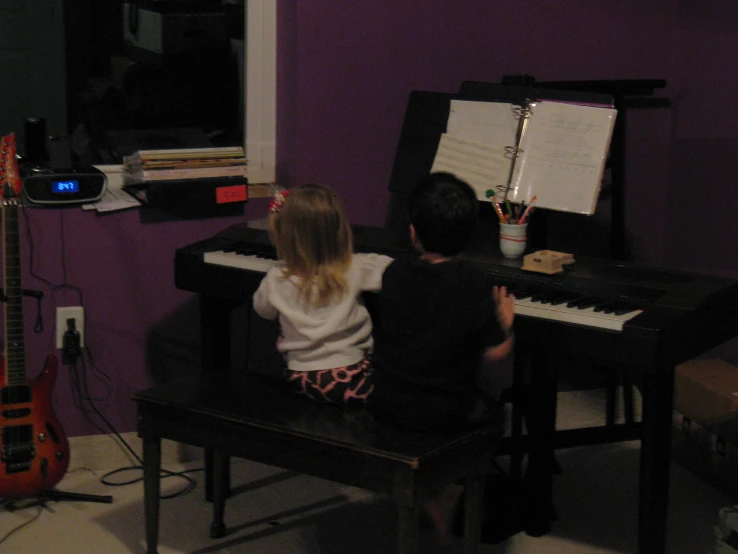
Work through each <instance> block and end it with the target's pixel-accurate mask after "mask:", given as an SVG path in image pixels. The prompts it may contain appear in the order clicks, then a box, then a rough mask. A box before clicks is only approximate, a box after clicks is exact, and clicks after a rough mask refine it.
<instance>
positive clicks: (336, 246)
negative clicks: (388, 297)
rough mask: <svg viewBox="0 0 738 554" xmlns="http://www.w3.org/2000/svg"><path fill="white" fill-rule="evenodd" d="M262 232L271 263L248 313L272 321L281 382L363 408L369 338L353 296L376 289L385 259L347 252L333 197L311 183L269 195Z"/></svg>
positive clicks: (346, 232)
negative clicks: (272, 250)
mask: <svg viewBox="0 0 738 554" xmlns="http://www.w3.org/2000/svg"><path fill="white" fill-rule="evenodd" d="M269 234H270V237H271V240H272V242H273V244H274V246H275V247H276V249H277V256H278V258H279V262H278V264H277V265H276V266H275V267H272V268H271V269H269V271H268V272H267V273H266V275H265V276H264V278H263V279H262V281H261V284H260V285H259V288H258V289H257V291H256V292H255V293H254V310H255V311H256V313H258V314H259V315H260V316H262V317H264V318H267V319H277V318H278V319H279V324H280V328H281V332H282V336H281V337H280V340H279V343H278V346H277V349H278V350H279V351H280V352H281V353H282V355H283V356H284V358H285V359H286V362H287V368H286V370H285V377H286V379H287V381H288V382H289V383H290V384H291V386H292V388H293V390H294V391H295V392H297V393H300V394H305V395H307V396H308V397H310V398H312V399H313V400H318V401H321V402H336V403H355V402H360V403H363V402H365V401H366V399H367V398H368V396H369V395H370V394H371V392H372V390H373V389H374V385H373V382H372V370H371V351H372V346H373V337H372V320H371V318H370V316H369V312H368V310H367V308H366V307H365V306H364V303H363V302H362V299H361V293H362V292H364V291H372V292H377V291H378V290H379V287H380V286H381V282H382V272H383V271H384V269H385V267H387V265H388V264H389V263H390V262H391V261H392V258H390V257H388V256H383V255H381V254H355V253H354V252H353V234H352V232H351V226H350V225H349V223H348V220H347V219H346V216H345V214H344V210H343V206H342V205H341V202H340V200H339V198H338V196H337V195H336V193H335V192H333V191H332V190H330V189H329V188H327V187H324V186H322V185H318V184H307V185H301V186H299V187H296V188H294V189H291V190H290V191H289V192H287V191H285V192H283V193H278V194H277V196H276V198H275V199H274V200H273V201H272V203H271V205H270V214H269Z"/></svg>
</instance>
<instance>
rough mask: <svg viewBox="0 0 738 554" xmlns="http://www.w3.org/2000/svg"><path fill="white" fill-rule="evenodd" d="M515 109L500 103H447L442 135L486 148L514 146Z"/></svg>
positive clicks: (516, 126)
mask: <svg viewBox="0 0 738 554" xmlns="http://www.w3.org/2000/svg"><path fill="white" fill-rule="evenodd" d="M516 108H517V106H514V105H513V104H508V103H504V102H471V101H468V100H451V106H450V110H449V115H448V123H447V125H446V132H447V133H448V134H449V135H454V136H456V137H459V138H462V139H464V140H468V141H471V142H476V143H479V144H484V145H486V146H498V147H501V148H504V147H506V146H515V139H516V135H517V131H518V117H517V114H516Z"/></svg>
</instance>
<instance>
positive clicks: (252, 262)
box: [203, 245, 643, 331]
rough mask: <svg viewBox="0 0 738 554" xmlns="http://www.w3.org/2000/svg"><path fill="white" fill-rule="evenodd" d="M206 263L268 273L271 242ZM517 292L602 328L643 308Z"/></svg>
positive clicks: (536, 310) (525, 300)
mask: <svg viewBox="0 0 738 554" xmlns="http://www.w3.org/2000/svg"><path fill="white" fill-rule="evenodd" d="M203 260H204V262H205V263H207V264H214V265H220V266H226V267H233V268H237V269H243V270H246V271H256V272H259V273H266V272H267V271H268V270H269V269H270V268H271V267H272V266H273V265H274V264H275V263H276V254H275V251H274V248H273V247H271V246H253V245H251V246H248V247H244V248H238V249H235V250H227V251H224V250H217V251H212V252H206V253H205V254H204V257H203ZM509 288H510V291H511V292H512V293H513V294H514V295H515V313H516V314H519V315H523V316H529V317H534V318H538V319H548V320H553V321H560V322H563V323H574V324H577V325H584V326H587V327H597V328H599V329H610V330H613V331H622V330H623V325H624V324H625V322H626V321H628V320H630V319H632V318H634V317H635V316H637V315H638V314H640V313H641V312H642V311H643V310H640V309H638V308H637V307H635V306H632V305H627V304H623V303H620V302H618V301H613V300H603V299H598V298H594V297H586V296H577V295H573V294H572V295H567V294H565V293H562V292H558V293H551V292H545V291H540V290H539V291H536V290H530V289H528V288H525V287H518V288H516V287H514V286H513V287H509Z"/></svg>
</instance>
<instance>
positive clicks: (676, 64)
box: [24, 0, 738, 436]
mask: <svg viewBox="0 0 738 554" xmlns="http://www.w3.org/2000/svg"><path fill="white" fill-rule="evenodd" d="M279 2H280V3H279V57H278V64H279V89H280V93H279V98H278V109H279V116H278V118H279V121H278V142H279V151H278V160H279V167H278V173H279V179H280V182H282V183H284V184H287V185H292V184H295V183H301V182H306V181H312V180H316V181H320V182H323V183H326V184H328V185H330V186H332V187H334V188H335V189H337V190H338V191H339V192H340V193H341V195H342V196H343V198H344V200H345V203H346V205H347V208H348V211H349V214H350V216H351V218H352V219H353V220H354V222H356V223H370V224H378V225H381V224H382V223H383V221H384V216H385V212H386V209H387V204H388V200H389V195H388V192H387V184H388V180H389V175H390V171H391V168H392V163H393V159H394V152H395V148H396V144H397V139H398V137H399V132H400V128H401V124H402V118H403V115H404V110H405V105H406V101H407V98H408V95H409V93H410V91H412V90H414V89H424V90H437V91H448V92H451V91H455V90H457V89H458V87H459V85H460V83H461V82H462V81H464V80H481V81H491V82H499V80H500V78H501V77H502V76H503V75H507V74H518V73H526V74H530V75H534V76H535V77H536V78H537V79H538V80H540V81H546V80H576V79H658V78H663V79H666V80H667V82H668V85H669V86H668V89H667V90H666V91H665V95H666V96H668V97H669V98H671V100H672V102H673V106H672V107H671V108H667V109H648V110H632V111H631V113H630V115H629V117H628V163H629V171H628V176H627V186H628V190H627V195H628V205H627V228H628V233H629V238H630V241H631V244H632V254H633V257H634V258H635V259H637V260H641V261H645V262H648V263H651V264H658V265H667V266H671V267H684V268H688V269H693V270H699V271H707V272H715V273H720V274H725V275H730V276H733V277H738V261H736V258H735V257H734V256H732V255H731V253H732V252H731V248H733V246H732V245H733V244H735V243H736V240H737V239H738V227H736V226H735V225H734V224H733V222H734V221H735V220H736V216H738V201H737V200H738V192H737V187H735V186H734V184H733V182H732V181H733V180H734V179H736V178H738V167H734V166H735V165H736V164H738V162H737V161H735V160H737V159H738V138H736V131H735V129H738V113H737V110H738V108H736V107H735V106H737V104H736V103H735V102H734V101H733V98H732V96H733V94H734V93H733V90H732V87H731V85H732V81H730V80H728V79H730V77H732V76H729V75H726V71H730V69H729V68H731V67H732V65H731V64H730V63H726V60H732V59H734V58H735V57H736V55H738V3H736V2H735V1H734V0H713V1H712V2H710V3H709V5H706V4H705V3H699V2H693V1H691V0H681V1H677V2H674V1H672V0H646V1H643V0H623V1H621V2H612V1H609V0H608V1H604V0H599V1H597V0H559V1H551V2H540V1H537V2H536V1H532V0H518V1H517V2H515V3H512V2H490V1H489V0H468V1H466V2H458V1H454V2H452V1H450V0H424V1H423V2H421V1H420V0H408V1H404V2H396V1H390V0H375V1H373V2H335V1H333V0H311V1H309V2H307V1H301V0H279ZM542 6H545V8H543V7H542ZM726 77H728V79H726ZM28 211H29V212H30V214H29V217H30V221H31V230H32V236H33V239H34V242H35V244H36V248H35V253H34V263H35V270H36V273H37V274H40V275H42V276H43V277H45V278H46V279H48V280H49V281H50V282H52V283H53V284H59V283H60V282H61V281H62V279H63V273H62V268H63V266H62V263H61V262H62V259H61V253H62V245H61V238H62V236H63V238H64V250H63V252H64V253H65V259H66V282H67V283H69V284H72V285H75V286H77V287H80V288H81V289H82V291H83V293H84V307H85V313H86V317H87V325H86V328H87V343H88V345H89V346H90V348H91V349H92V353H93V354H94V356H95V362H96V365H97V367H98V368H99V370H100V371H104V372H105V374H107V375H108V376H109V377H110V383H109V385H108V387H109V395H110V396H109V397H108V398H107V399H106V400H102V401H100V402H99V407H100V408H101V410H102V411H103V413H104V414H105V417H106V418H107V419H108V420H109V421H110V422H111V423H112V424H113V425H115V426H116V427H117V429H118V430H119V431H132V430H134V429H135V409H134V404H133V402H132V401H131V400H130V397H131V395H132V394H133V393H134V392H135V391H136V390H138V389H140V388H143V387H146V386H148V385H150V384H152V383H153V382H155V381H158V380H162V379H169V378H172V377H174V376H176V375H177V374H179V373H182V372H186V371H194V370H196V368H197V360H198V355H199V353H198V323H197V305H196V299H195V297H194V295H192V294H190V293H186V292H183V291H179V290H177V289H175V288H174V278H173V252H174V250H175V249H176V248H178V247H180V246H184V245H187V244H189V243H192V242H194V241H196V240H199V239H202V238H207V237H210V236H212V235H213V234H214V233H215V232H217V231H219V230H221V229H223V228H225V227H226V226H228V225H230V224H232V223H235V222H240V221H243V220H244V219H250V218H261V217H263V215H264V214H265V211H266V202H265V201H263V200H260V201H252V202H251V203H250V204H249V206H248V207H247V213H246V216H245V218H244V217H236V218H220V219H210V220H199V221H198V220H195V221H193V220H188V221H169V222H162V223H143V222H142V221H141V220H140V214H139V213H138V212H136V211H132V212H125V213H118V214H110V215H106V216H97V215H95V214H92V213H87V212H82V211H81V210H79V209H68V210H28ZM695 214H700V215H697V216H696V215H695ZM695 220H696V221H699V222H700V226H699V230H698V231H697V232H695V231H694V227H693V225H690V226H685V225H684V224H683V222H684V221H690V223H692V222H693V221H695ZM24 252H26V253H29V254H30V251H29V247H28V244H27V241H26V243H25V250H24ZM24 284H25V286H26V287H27V288H38V289H41V290H44V292H45V293H46V299H45V300H44V308H45V312H44V317H45V323H46V330H45V331H44V333H42V334H40V335H34V334H33V332H32V327H33V318H34V315H35V305H34V303H33V301H31V300H29V301H27V303H26V318H27V320H28V327H27V328H28V331H27V333H26V336H27V342H28V345H29V355H28V368H29V374H30V375H33V374H35V372H36V370H37V369H36V368H39V369H40V367H41V363H42V360H43V358H44V356H45V355H46V354H47V353H49V352H51V351H53V349H52V347H51V342H52V337H51V329H52V327H53V319H52V318H53V314H54V311H55V305H70V304H75V303H76V302H77V299H76V296H75V294H74V293H72V292H71V291H59V292H57V293H56V294H53V295H52V294H51V292H50V291H49V289H48V287H46V286H45V285H43V284H42V283H40V282H39V281H38V280H36V279H35V278H33V277H31V276H30V275H28V276H27V277H26V280H25V283H24ZM101 379H103V380H101ZM87 380H88V382H89V383H90V387H91V389H92V392H93V393H96V394H97V395H98V396H102V395H103V394H104V393H105V392H106V391H105V387H103V385H104V384H105V382H104V377H102V376H101V375H98V376H96V374H95V373H94V372H93V371H92V369H90V368H88V375H87ZM55 404H56V409H57V413H58V415H59V417H60V418H61V419H62V423H63V425H64V427H65V429H66V431H67V433H68V434H70V435H71V436H77V435H86V434H94V433H97V432H98V430H97V429H95V427H93V426H92V425H91V424H89V423H87V422H85V420H84V417H83V416H82V414H81V413H80V411H79V410H78V409H77V408H76V407H75V405H74V403H73V400H72V394H71V392H70V387H69V376H68V371H67V370H66V369H63V370H62V374H61V377H60V382H59V383H58V385H57V387H56V389H55Z"/></svg>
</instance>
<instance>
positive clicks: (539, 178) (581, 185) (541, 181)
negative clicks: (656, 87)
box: [508, 102, 617, 215]
mask: <svg viewBox="0 0 738 554" xmlns="http://www.w3.org/2000/svg"><path fill="white" fill-rule="evenodd" d="M531 108H532V115H531V116H530V119H529V120H528V122H527V125H526V129H525V132H524V134H523V137H522V140H521V149H522V152H521V153H520V157H519V158H518V161H517V163H516V167H515V172H514V175H513V180H512V185H511V189H510V191H509V193H508V198H509V199H510V200H511V201H513V202H521V201H522V202H526V203H527V202H529V201H530V200H531V198H532V197H533V196H534V195H535V196H536V197H537V198H536V202H535V205H536V206H538V207H539V208H548V209H552V210H558V211H564V212H573V213H581V214H588V215H591V214H592V213H594V210H595V207H596V204H597V199H598V197H599V193H600V187H601V185H602V174H603V172H604V168H605V161H606V158H607V153H608V150H609V147H610V138H611V137H612V129H613V126H614V124H615V117H616V114H617V110H614V109H610V108H599V107H591V106H581V105H576V104H566V103H561V102H538V103H535V104H533V105H532V106H531Z"/></svg>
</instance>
